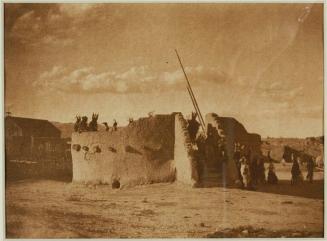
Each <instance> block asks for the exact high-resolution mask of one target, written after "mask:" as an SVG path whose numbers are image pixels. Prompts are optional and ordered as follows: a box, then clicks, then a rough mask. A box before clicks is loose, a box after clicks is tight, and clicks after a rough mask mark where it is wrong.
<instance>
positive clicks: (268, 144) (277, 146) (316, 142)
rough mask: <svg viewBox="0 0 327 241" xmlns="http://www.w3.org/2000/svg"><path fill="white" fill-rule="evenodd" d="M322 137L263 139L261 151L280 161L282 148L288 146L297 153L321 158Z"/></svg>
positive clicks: (322, 150)
mask: <svg viewBox="0 0 327 241" xmlns="http://www.w3.org/2000/svg"><path fill="white" fill-rule="evenodd" d="M323 143H324V137H308V138H263V139H262V145H261V150H262V153H263V155H267V153H268V151H269V150H270V155H271V157H272V158H273V159H275V160H277V161H280V160H281V159H282V156H283V153H284V146H289V147H291V148H293V149H295V150H297V151H300V152H304V153H306V154H308V155H311V156H313V157H317V156H323V152H324V144H323Z"/></svg>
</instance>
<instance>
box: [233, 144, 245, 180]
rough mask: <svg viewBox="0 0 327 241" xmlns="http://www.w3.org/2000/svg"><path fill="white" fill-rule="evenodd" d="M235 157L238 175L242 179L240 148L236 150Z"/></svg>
mask: <svg viewBox="0 0 327 241" xmlns="http://www.w3.org/2000/svg"><path fill="white" fill-rule="evenodd" d="M233 159H234V162H235V164H236V168H237V171H238V177H239V179H240V180H242V179H243V177H242V173H241V152H240V151H239V150H236V151H235V152H234V156H233Z"/></svg>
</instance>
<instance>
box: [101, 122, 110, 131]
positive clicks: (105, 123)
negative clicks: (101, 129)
mask: <svg viewBox="0 0 327 241" xmlns="http://www.w3.org/2000/svg"><path fill="white" fill-rule="evenodd" d="M102 124H103V125H104V126H105V127H106V131H109V126H108V123H107V122H103V123H102Z"/></svg>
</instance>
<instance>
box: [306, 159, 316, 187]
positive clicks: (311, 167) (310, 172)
mask: <svg viewBox="0 0 327 241" xmlns="http://www.w3.org/2000/svg"><path fill="white" fill-rule="evenodd" d="M314 167H315V164H314V161H313V160H312V158H310V159H309V160H308V162H307V170H308V174H307V180H308V181H309V182H310V183H312V181H313V170H314Z"/></svg>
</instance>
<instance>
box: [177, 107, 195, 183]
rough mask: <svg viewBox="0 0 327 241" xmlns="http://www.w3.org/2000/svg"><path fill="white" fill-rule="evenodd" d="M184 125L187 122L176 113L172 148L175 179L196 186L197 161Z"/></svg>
mask: <svg viewBox="0 0 327 241" xmlns="http://www.w3.org/2000/svg"><path fill="white" fill-rule="evenodd" d="M186 126H187V123H186V120H185V119H184V118H183V116H182V114H181V113H178V114H176V117H175V148H174V159H175V165H176V179H177V181H179V182H182V183H184V184H189V185H191V186H196V185H197V184H198V182H199V174H198V163H197V160H196V159H195V151H194V149H193V148H192V143H191V138H190V135H189V133H188V131H187V127H186Z"/></svg>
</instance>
